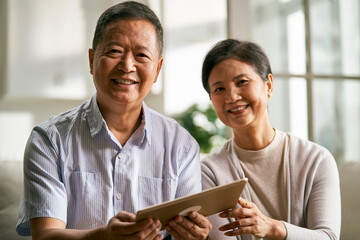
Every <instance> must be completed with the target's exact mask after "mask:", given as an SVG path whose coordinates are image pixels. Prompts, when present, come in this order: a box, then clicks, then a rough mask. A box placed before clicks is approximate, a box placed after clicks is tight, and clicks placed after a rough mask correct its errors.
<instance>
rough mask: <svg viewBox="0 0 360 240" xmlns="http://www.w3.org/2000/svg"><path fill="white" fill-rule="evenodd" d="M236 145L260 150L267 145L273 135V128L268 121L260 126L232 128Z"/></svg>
mask: <svg viewBox="0 0 360 240" xmlns="http://www.w3.org/2000/svg"><path fill="white" fill-rule="evenodd" d="M233 132H234V141H235V143H236V145H238V146H239V147H241V148H243V149H247V150H260V149H263V148H265V147H266V146H268V145H269V144H270V143H271V142H272V140H273V139H274V137H275V129H273V128H272V127H271V125H270V123H268V124H265V125H263V126H262V127H254V128H251V127H247V128H246V129H233Z"/></svg>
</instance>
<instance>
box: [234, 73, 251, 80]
mask: <svg viewBox="0 0 360 240" xmlns="http://www.w3.org/2000/svg"><path fill="white" fill-rule="evenodd" d="M242 77H249V75H248V74H246V73H241V74H239V75H237V76H235V77H234V78H233V79H232V81H235V80H237V79H239V78H242Z"/></svg>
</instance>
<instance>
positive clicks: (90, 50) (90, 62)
mask: <svg viewBox="0 0 360 240" xmlns="http://www.w3.org/2000/svg"><path fill="white" fill-rule="evenodd" d="M88 53H89V67H90V73H91V75H92V74H93V73H94V72H93V61H94V54H95V52H94V50H93V49H91V48H89V52H88Z"/></svg>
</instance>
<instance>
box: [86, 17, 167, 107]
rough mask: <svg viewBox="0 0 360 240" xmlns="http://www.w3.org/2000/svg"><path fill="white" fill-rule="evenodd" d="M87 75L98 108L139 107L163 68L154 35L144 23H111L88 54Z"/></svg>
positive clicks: (120, 21)
mask: <svg viewBox="0 0 360 240" xmlns="http://www.w3.org/2000/svg"><path fill="white" fill-rule="evenodd" d="M89 61H90V72H91V74H92V75H93V79H94V84H95V87H96V90H97V101H98V102H99V105H100V107H105V108H107V109H113V108H114V107H116V106H120V105H123V106H125V107H130V108H133V107H141V104H142V101H143V99H144V98H145V96H146V95H147V94H148V93H149V91H150V89H151V87H152V85H153V83H155V82H156V80H157V77H158V74H159V72H160V69H161V65H162V61H163V59H162V57H160V53H159V49H158V44H157V37H156V31H155V28H154V26H153V25H152V24H151V23H150V22H148V21H145V20H134V19H130V20H117V21H114V22H112V23H110V24H109V25H108V26H107V28H106V32H105V34H104V36H103V39H102V40H101V41H100V43H99V45H98V46H97V49H96V51H95V52H94V51H93V50H92V49H90V50H89Z"/></svg>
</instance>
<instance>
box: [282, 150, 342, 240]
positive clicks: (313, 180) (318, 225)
mask: <svg viewBox="0 0 360 240" xmlns="http://www.w3.org/2000/svg"><path fill="white" fill-rule="evenodd" d="M312 168H315V169H313V170H314V174H313V177H308V180H307V181H308V183H307V186H308V188H311V193H310V196H309V200H308V202H307V206H305V207H304V209H305V211H306V213H305V215H306V219H305V221H306V225H307V226H306V228H302V227H299V226H296V225H293V224H290V223H286V222H283V223H284V225H285V227H286V229H287V238H286V239H287V240H296V239H308V240H312V239H314V240H315V239H316V240H321V239H324V240H325V239H326V240H329V239H334V240H335V239H339V235H340V226H341V202H340V201H341V200H340V184H339V173H338V170H337V166H336V162H335V159H334V158H333V157H332V156H331V154H330V153H329V152H328V151H325V152H324V153H323V154H322V157H321V160H320V161H319V163H318V164H314V165H313V166H312ZM310 176H311V174H310Z"/></svg>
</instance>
